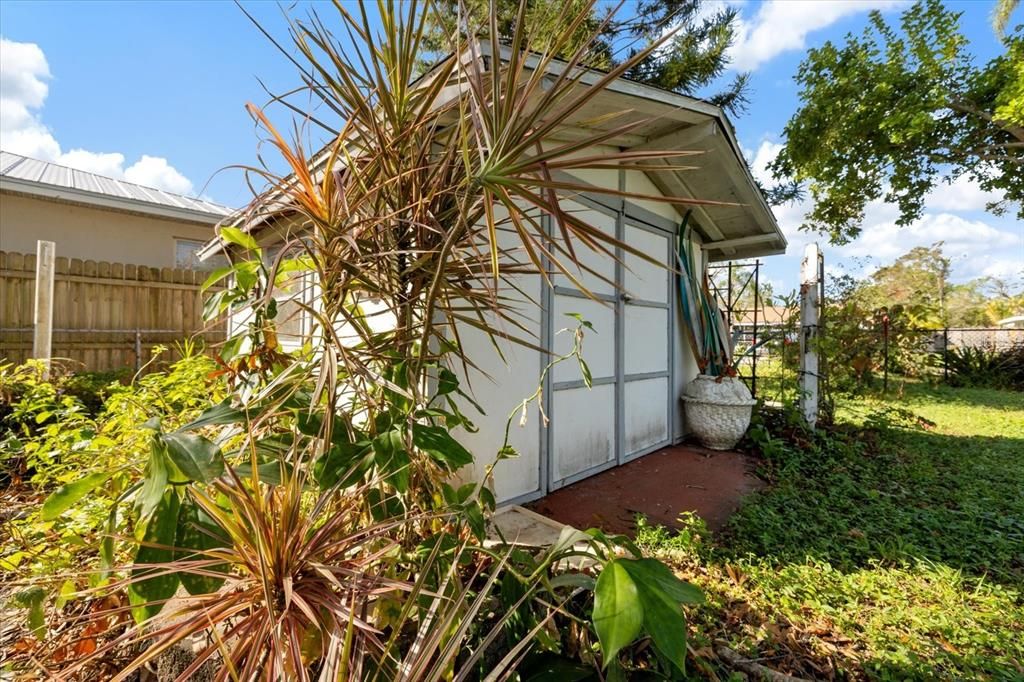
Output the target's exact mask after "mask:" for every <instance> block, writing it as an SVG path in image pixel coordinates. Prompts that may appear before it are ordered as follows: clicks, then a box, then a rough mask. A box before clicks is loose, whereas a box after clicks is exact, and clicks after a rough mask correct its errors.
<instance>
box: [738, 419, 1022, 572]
mask: <svg viewBox="0 0 1024 682" xmlns="http://www.w3.org/2000/svg"><path fill="white" fill-rule="evenodd" d="M773 466H774V469H775V471H776V475H777V480H776V482H775V484H774V485H773V486H772V487H771V488H769V489H768V490H766V491H764V492H762V493H757V494H755V495H753V496H751V497H750V498H748V499H747V500H746V501H745V503H744V504H743V506H742V507H741V509H740V510H739V511H738V512H737V514H736V515H735V516H733V518H732V519H731V520H730V522H729V525H728V527H727V529H726V532H725V534H724V536H723V538H722V541H721V544H722V546H723V547H725V548H728V551H730V552H731V553H733V554H735V555H736V556H744V555H746V554H748V553H750V554H754V555H757V556H762V557H771V558H772V559H775V560H778V561H786V562H790V561H803V560H805V559H808V558H811V559H818V560H823V561H828V562H829V563H831V564H832V565H834V566H838V567H840V568H844V569H855V568H858V567H861V566H865V565H867V564H869V563H870V562H873V561H880V562H883V563H891V564H893V563H898V562H903V561H918V560H927V561H933V562H939V563H942V564H945V565H948V566H951V567H954V568H957V569H961V570H963V571H965V572H966V573H968V574H970V575H975V576H981V575H985V576H987V577H988V578H989V579H991V580H996V581H999V582H1003V583H1007V584H1014V585H1022V584H1024V495H1022V494H1021V491H1024V439H1022V438H1009V437H998V436H969V437H965V436H949V435H943V434H937V433H930V432H920V431H902V430H893V431H890V432H888V433H886V434H884V435H883V436H882V437H881V438H878V439H877V441H876V442H870V441H869V440H863V441H854V442H851V443H835V444H833V445H832V446H831V447H828V448H818V449H816V450H815V451H812V452H802V451H801V452H787V453H785V454H784V455H782V456H780V457H779V458H778V459H777V460H776V461H774V462H773Z"/></svg>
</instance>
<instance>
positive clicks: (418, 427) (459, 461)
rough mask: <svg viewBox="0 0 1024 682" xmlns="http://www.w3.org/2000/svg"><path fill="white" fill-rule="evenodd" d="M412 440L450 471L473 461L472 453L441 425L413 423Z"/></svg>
mask: <svg viewBox="0 0 1024 682" xmlns="http://www.w3.org/2000/svg"><path fill="white" fill-rule="evenodd" d="M412 442H413V445H415V446H416V447H418V448H419V449H420V450H423V451H424V452H426V453H427V454H428V455H430V456H431V457H433V458H434V459H435V460H437V461H438V462H439V463H440V464H443V465H445V466H446V467H447V468H448V469H450V470H452V471H455V470H456V469H459V468H461V467H464V466H466V465H467V464H471V463H472V462H473V454H472V453H471V452H470V451H469V450H467V449H466V448H465V447H463V446H462V444H461V443H459V442H458V441H457V440H455V438H453V437H452V435H451V434H450V433H449V432H448V430H447V429H445V428H444V427H441V426H428V425H426V424H413V426H412Z"/></svg>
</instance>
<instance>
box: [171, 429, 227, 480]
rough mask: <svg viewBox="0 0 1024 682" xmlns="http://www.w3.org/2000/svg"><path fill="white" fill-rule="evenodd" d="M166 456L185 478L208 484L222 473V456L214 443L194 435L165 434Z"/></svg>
mask: <svg viewBox="0 0 1024 682" xmlns="http://www.w3.org/2000/svg"><path fill="white" fill-rule="evenodd" d="M162 440H163V443H164V445H165V446H166V447H167V456H168V457H169V458H170V460H171V462H173V463H174V465H175V466H176V467H178V469H180V470H181V473H183V474H184V475H185V476H187V477H188V478H189V479H191V480H193V481H202V482H203V483H209V482H210V481H212V480H213V479H215V478H217V477H218V476H220V475H221V474H223V473H224V455H223V453H222V452H221V450H220V447H218V446H217V444H216V443H214V442H213V441H211V440H210V439H208V438H206V437H205V436H200V435H198V434H194V433H181V432H177V431H176V432H173V433H165V434H163V436H162Z"/></svg>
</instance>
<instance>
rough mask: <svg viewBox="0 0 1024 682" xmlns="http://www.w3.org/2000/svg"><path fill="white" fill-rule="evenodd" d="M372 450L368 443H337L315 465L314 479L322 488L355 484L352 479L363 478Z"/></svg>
mask: <svg viewBox="0 0 1024 682" xmlns="http://www.w3.org/2000/svg"><path fill="white" fill-rule="evenodd" d="M371 449H373V445H372V444H371V443H370V442H368V441H362V442H359V443H335V444H333V445H332V446H331V447H330V449H329V450H328V451H327V452H325V453H324V454H323V455H321V456H320V457H319V458H318V459H317V460H316V462H315V463H314V464H313V477H314V478H315V480H316V482H317V484H318V485H319V486H320V487H321V488H330V487H333V486H335V485H337V484H338V483H339V482H340V483H341V484H342V485H347V484H348V483H349V482H354V481H353V480H352V479H354V478H359V477H361V476H362V471H363V469H364V468H365V464H364V460H365V459H366V455H367V454H369V452H370V451H371Z"/></svg>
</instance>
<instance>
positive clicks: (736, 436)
mask: <svg viewBox="0 0 1024 682" xmlns="http://www.w3.org/2000/svg"><path fill="white" fill-rule="evenodd" d="M682 400H683V402H684V403H685V405H686V409H685V413H686V428H687V429H688V430H689V431H690V432H691V433H692V434H693V435H695V436H696V437H697V440H699V441H700V443H701V445H703V446H704V447H706V448H710V449H712V450H731V449H733V448H734V447H736V444H737V443H739V442H740V439H741V438H743V434H745V433H746V432H747V427H749V426H750V416H751V412H752V411H753V409H754V405H756V404H757V401H756V400H754V399H753V398H752V397H751V395H750V391H749V390H748V389H747V387H746V385H744V383H743V381H742V380H740V379H738V378H736V377H722V378H721V379H719V378H718V377H713V376H708V375H706V374H701V375H699V376H697V378H696V379H694V380H693V381H691V382H690V383H689V384H687V385H686V390H685V391H684V392H683V397H682Z"/></svg>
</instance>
